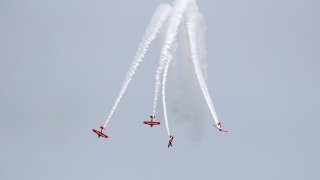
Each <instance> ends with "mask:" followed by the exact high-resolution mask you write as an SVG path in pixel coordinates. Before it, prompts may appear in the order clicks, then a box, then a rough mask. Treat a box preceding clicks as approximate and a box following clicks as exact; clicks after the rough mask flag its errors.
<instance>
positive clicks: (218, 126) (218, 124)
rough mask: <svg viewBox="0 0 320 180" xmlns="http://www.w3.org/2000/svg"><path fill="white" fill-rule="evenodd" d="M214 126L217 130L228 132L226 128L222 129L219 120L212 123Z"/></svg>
mask: <svg viewBox="0 0 320 180" xmlns="http://www.w3.org/2000/svg"><path fill="white" fill-rule="evenodd" d="M214 127H216V128H217V129H218V130H219V131H223V132H228V131H227V130H224V129H222V127H221V122H218V123H217V124H214Z"/></svg>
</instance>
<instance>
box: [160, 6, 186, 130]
mask: <svg viewBox="0 0 320 180" xmlns="http://www.w3.org/2000/svg"><path fill="white" fill-rule="evenodd" d="M190 2H191V0H176V1H175V2H174V6H173V10H172V11H173V12H172V15H171V17H170V19H169V24H168V29H167V32H166V37H165V43H164V45H163V47H162V50H161V55H160V66H162V64H163V63H165V68H164V72H163V77H162V78H163V79H162V104H163V112H164V120H165V124H166V129H167V133H168V136H170V129H169V123H168V115H167V106H166V94H165V90H166V80H167V74H168V68H169V65H170V62H171V60H172V54H171V52H170V51H172V48H173V44H174V43H175V41H176V38H177V32H178V28H179V25H180V23H181V20H182V17H183V15H184V12H185V11H186V8H187V6H188V4H189V3H190ZM162 68H163V66H162ZM158 73H159V71H157V75H156V76H160V74H158ZM160 73H161V71H160ZM160 85H161V81H160V78H159V79H156V89H155V101H154V103H157V102H156V101H157V98H158V93H159V89H157V88H160ZM155 107H156V105H154V111H155Z"/></svg>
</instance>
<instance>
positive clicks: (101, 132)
mask: <svg viewBox="0 0 320 180" xmlns="http://www.w3.org/2000/svg"><path fill="white" fill-rule="evenodd" d="M92 131H93V132H94V133H96V134H97V135H98V138H100V137H104V138H108V136H107V135H106V134H104V133H103V131H104V128H103V126H100V131H98V130H95V129H92Z"/></svg>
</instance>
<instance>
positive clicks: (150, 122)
mask: <svg viewBox="0 0 320 180" xmlns="http://www.w3.org/2000/svg"><path fill="white" fill-rule="evenodd" d="M154 118H156V117H155V116H150V121H144V122H143V123H144V124H146V125H149V126H150V127H152V126H154V125H160V122H158V121H153V119H154Z"/></svg>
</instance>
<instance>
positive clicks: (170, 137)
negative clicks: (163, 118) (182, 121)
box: [168, 135, 173, 148]
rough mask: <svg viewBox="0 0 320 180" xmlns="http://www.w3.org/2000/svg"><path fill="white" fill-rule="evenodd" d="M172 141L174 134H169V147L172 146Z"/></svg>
mask: <svg viewBox="0 0 320 180" xmlns="http://www.w3.org/2000/svg"><path fill="white" fill-rule="evenodd" d="M172 141H173V136H171V135H170V136H169V143H168V148H169V147H170V146H172Z"/></svg>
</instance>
